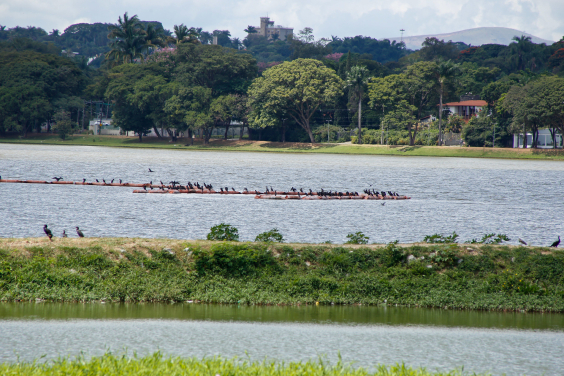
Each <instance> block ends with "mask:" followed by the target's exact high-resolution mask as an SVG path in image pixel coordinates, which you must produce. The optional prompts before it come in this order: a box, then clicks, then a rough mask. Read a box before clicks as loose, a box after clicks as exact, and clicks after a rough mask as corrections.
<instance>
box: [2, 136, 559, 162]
mask: <svg viewBox="0 0 564 376" xmlns="http://www.w3.org/2000/svg"><path fill="white" fill-rule="evenodd" d="M0 143H17V144H43V145H86V146H110V147H132V148H153V149H174V150H208V151H246V152H277V153H325V154H357V155H403V156H424V157H464V158H503V159H539V160H564V150H563V149H557V150H552V149H536V150H534V149H512V148H493V149H492V148H476V147H449V146H441V147H438V146H381V145H355V144H351V143H343V144H337V143H335V144H331V143H320V144H314V145H312V144H309V143H280V142H269V141H246V140H243V141H239V140H227V141H225V140H218V139H215V140H214V139H212V140H211V143H210V144H209V145H204V144H203V142H202V141H201V140H195V141H194V145H193V146H185V145H186V144H187V143H188V139H178V141H177V142H175V143H172V142H170V139H166V138H163V139H158V138H156V137H146V138H144V139H143V142H142V143H140V142H139V139H138V138H137V137H124V136H82V135H75V136H71V137H69V138H68V139H67V140H66V141H62V140H61V139H60V138H59V137H58V136H56V135H47V134H35V135H30V136H28V137H26V138H19V137H4V138H0Z"/></svg>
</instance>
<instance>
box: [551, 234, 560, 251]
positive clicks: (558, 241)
mask: <svg viewBox="0 0 564 376" xmlns="http://www.w3.org/2000/svg"><path fill="white" fill-rule="evenodd" d="M559 245H560V236H558V240H557V241H555V242H554V243H552V244H551V245H550V246H551V247H553V248H558V246H559Z"/></svg>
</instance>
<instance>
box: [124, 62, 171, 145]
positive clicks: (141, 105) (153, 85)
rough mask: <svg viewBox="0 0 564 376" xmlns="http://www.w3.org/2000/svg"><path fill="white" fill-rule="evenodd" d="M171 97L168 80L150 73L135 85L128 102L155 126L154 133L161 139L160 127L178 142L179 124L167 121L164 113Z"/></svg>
mask: <svg viewBox="0 0 564 376" xmlns="http://www.w3.org/2000/svg"><path fill="white" fill-rule="evenodd" d="M170 96H171V89H170V87H169V83H168V81H167V79H166V78H165V77H164V76H162V75H159V74H154V73H152V72H150V73H149V72H148V73H147V74H145V75H143V76H142V77H140V78H139V79H138V80H136V81H135V82H134V83H133V87H132V90H131V92H130V94H128V96H127V98H126V100H127V103H128V104H129V105H132V106H136V107H137V108H138V109H139V110H140V111H141V112H142V113H143V114H144V115H145V117H147V118H148V119H149V120H151V122H152V125H153V131H154V132H155V134H156V135H157V136H158V137H159V138H161V137H162V136H161V134H160V133H159V130H158V127H159V126H162V127H163V128H164V129H166V131H167V133H168V134H169V136H170V138H171V140H172V141H173V142H174V141H176V134H177V132H178V131H179V130H178V124H175V123H171V122H168V121H167V118H166V115H165V113H164V106H165V102H166V100H167V99H168V98H169V97H170Z"/></svg>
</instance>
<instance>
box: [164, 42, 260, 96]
mask: <svg viewBox="0 0 564 376" xmlns="http://www.w3.org/2000/svg"><path fill="white" fill-rule="evenodd" d="M175 59H176V63H177V68H176V69H175V72H174V73H175V75H176V77H177V79H176V80H177V81H178V82H179V83H181V84H182V85H184V86H202V87H207V88H209V89H211V90H212V95H213V96H214V97H216V96H219V95H227V94H237V93H238V94H243V93H245V92H246V91H247V88H248V87H249V85H250V84H251V82H252V79H253V78H255V77H256V74H257V66H256V60H255V59H254V58H253V57H252V56H250V55H248V54H245V53H240V52H238V51H235V50H233V49H231V48H225V47H221V46H214V45H193V44H181V45H180V46H179V47H178V51H177V55H176V57H175Z"/></svg>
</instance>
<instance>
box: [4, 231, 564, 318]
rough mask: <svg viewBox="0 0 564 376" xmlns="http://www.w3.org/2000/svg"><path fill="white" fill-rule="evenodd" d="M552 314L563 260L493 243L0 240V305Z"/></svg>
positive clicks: (561, 288)
mask: <svg viewBox="0 0 564 376" xmlns="http://www.w3.org/2000/svg"><path fill="white" fill-rule="evenodd" d="M36 300H39V301H40V300H47V301H56V302H88V301H108V302H183V301H187V300H192V301H195V302H198V301H200V302H207V303H233V304H237V303H239V304H333V303H334V304H372V305H376V304H388V305H395V304H398V305H404V306H418V307H440V308H450V309H477V310H508V311H514V310H525V311H544V312H564V252H563V251H562V250H559V249H554V248H534V247H517V246H493V245H445V244H412V245H398V244H388V245H367V246H356V245H325V244H323V245H308V244H280V243H276V244H268V243H221V242H211V241H182V240H171V239H129V238H98V239H96V238H84V239H80V238H67V239H62V238H57V239H55V241H53V242H49V240H48V239H47V238H30V239H0V301H36Z"/></svg>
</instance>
